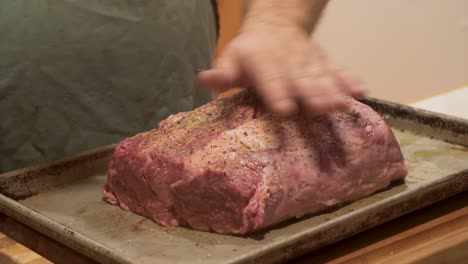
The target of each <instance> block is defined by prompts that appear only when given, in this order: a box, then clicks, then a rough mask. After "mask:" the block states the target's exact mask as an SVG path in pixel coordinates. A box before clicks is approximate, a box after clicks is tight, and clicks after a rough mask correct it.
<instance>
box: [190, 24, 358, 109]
mask: <svg viewBox="0 0 468 264" xmlns="http://www.w3.org/2000/svg"><path fill="white" fill-rule="evenodd" d="M198 77H199V80H200V82H201V83H202V84H203V85H204V86H205V87H207V88H209V89H211V90H213V91H216V92H223V91H226V90H228V89H230V88H233V87H243V88H246V87H250V86H252V87H254V88H255V89H256V91H257V93H258V94H259V95H260V97H261V98H262V99H263V101H264V103H265V104H266V106H267V107H268V108H269V109H270V110H271V111H273V112H274V113H276V114H279V115H282V116H287V115H291V114H293V113H295V112H296V111H298V110H299V109H301V110H303V111H307V112H308V113H312V114H314V113H325V112H330V111H335V110H340V109H343V108H344V107H345V106H346V105H345V98H346V97H348V96H352V97H360V96H362V95H363V94H364V89H363V87H362V85H361V83H360V81H359V80H357V79H356V78H354V77H353V76H352V75H351V74H349V73H348V72H346V71H344V70H341V69H337V68H335V67H334V66H332V65H331V64H330V63H329V61H328V60H327V58H326V56H325V55H324V53H323V51H322V50H321V48H320V47H319V46H318V45H317V44H316V43H315V42H312V41H311V40H310V37H309V35H308V34H307V32H304V31H302V30H301V29H299V28H297V27H294V26H285V25H282V26H276V27H273V26H272V25H256V26H252V27H249V28H246V29H244V30H243V31H242V32H241V33H240V34H239V35H238V36H237V37H236V38H235V39H234V40H233V41H231V43H229V44H228V46H227V47H226V48H225V50H224V51H223V53H222V54H221V56H220V58H219V59H218V60H217V62H216V64H215V67H214V68H213V69H210V70H207V71H202V72H200V73H199V76H198Z"/></svg>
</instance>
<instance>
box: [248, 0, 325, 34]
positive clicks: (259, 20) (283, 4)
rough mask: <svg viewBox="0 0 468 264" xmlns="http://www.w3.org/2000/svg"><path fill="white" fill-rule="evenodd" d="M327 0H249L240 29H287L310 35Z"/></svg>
mask: <svg viewBox="0 0 468 264" xmlns="http://www.w3.org/2000/svg"><path fill="white" fill-rule="evenodd" d="M327 2H328V0H250V5H249V8H248V12H247V14H246V17H245V19H244V24H243V27H242V29H244V30H248V29H250V28H259V27H261V28H265V27H268V28H274V27H280V28H289V29H292V28H294V29H296V30H300V31H302V32H304V33H305V34H307V35H310V34H311V33H312V32H313V30H314V29H315V26H316V24H317V23H318V21H319V19H320V16H321V13H322V11H323V9H324V8H325V6H326V4H327Z"/></svg>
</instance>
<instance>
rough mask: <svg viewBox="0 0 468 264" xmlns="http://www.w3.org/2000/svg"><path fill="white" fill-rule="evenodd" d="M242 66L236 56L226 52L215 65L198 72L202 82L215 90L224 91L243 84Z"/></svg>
mask: <svg viewBox="0 0 468 264" xmlns="http://www.w3.org/2000/svg"><path fill="white" fill-rule="evenodd" d="M241 75H242V74H241V67H240V64H239V63H238V62H237V59H236V57H235V56H232V55H231V54H227V53H224V54H222V55H221V57H220V58H219V59H218V60H216V63H215V67H214V68H213V69H210V70H206V71H202V72H200V73H199V74H198V80H199V81H200V83H201V84H202V85H203V86H204V87H206V88H208V89H209V90H212V91H214V92H224V91H226V90H229V89H230V88H233V87H236V86H238V85H241Z"/></svg>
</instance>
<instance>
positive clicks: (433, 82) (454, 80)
mask: <svg viewBox="0 0 468 264" xmlns="http://www.w3.org/2000/svg"><path fill="white" fill-rule="evenodd" d="M315 36H316V37H317V39H318V40H319V42H320V43H322V45H323V46H324V47H325V49H326V50H327V51H328V52H329V55H330V57H332V59H333V60H334V61H335V62H337V63H339V64H341V65H344V66H346V67H348V68H349V69H351V70H352V71H353V72H354V73H356V74H357V75H358V76H359V77H361V79H363V80H364V82H365V83H366V86H367V88H368V89H369V91H370V95H371V96H375V97H379V98H383V99H387V100H392V101H397V102H411V101H414V100H415V99H420V98H422V97H425V96H430V95H433V94H434V93H437V92H440V91H441V90H447V89H450V88H456V87H458V86H463V85H466V84H468V0H391V1H390V0H332V1H330V4H329V6H328V8H327V10H326V12H325V15H324V17H323V19H322V22H321V25H320V26H319V28H318V30H317V32H316V35H315ZM466 99H467V105H468V98H466ZM467 107H468V106H467Z"/></svg>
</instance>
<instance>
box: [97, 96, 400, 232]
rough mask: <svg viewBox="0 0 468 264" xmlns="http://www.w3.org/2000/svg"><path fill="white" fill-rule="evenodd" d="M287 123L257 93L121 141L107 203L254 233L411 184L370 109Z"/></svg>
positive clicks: (202, 226)
mask: <svg viewBox="0 0 468 264" xmlns="http://www.w3.org/2000/svg"><path fill="white" fill-rule="evenodd" d="M348 104H349V109H348V110H346V111H343V112H339V113H334V114H328V115H319V116H315V117H304V116H301V115H298V116H295V117H293V118H290V119H287V120H285V119H279V118H277V117H275V116H273V115H271V114H269V113H268V112H266V111H264V108H263V107H262V106H261V104H260V103H259V100H258V99H257V98H256V97H255V96H254V95H252V94H250V93H249V92H241V93H239V94H236V95H233V96H230V97H227V98H223V99H220V100H216V101H213V102H211V103H209V104H206V105H204V106H202V107H200V108H197V109H195V110H194V111H192V112H185V113H179V114H176V115H172V116H171V117H169V118H167V119H166V120H164V121H162V122H161V123H160V124H159V127H158V128H157V129H154V130H151V131H148V132H145V133H141V134H138V135H136V136H134V137H132V138H128V139H126V140H124V141H123V142H121V143H120V144H119V145H118V146H117V148H116V150H115V153H114V157H113V160H112V161H111V163H110V167H109V171H108V174H107V175H108V178H107V183H106V185H105V186H104V197H105V199H106V200H107V201H108V202H109V203H112V204H118V205H119V206H120V207H121V208H123V209H125V210H130V211H132V212H135V213H137V214H140V215H143V216H146V217H148V218H151V219H152V220H154V221H155V222H157V223H159V224H161V225H164V226H190V227H192V228H193V229H197V230H205V231H214V232H217V233H230V234H246V233H248V232H252V231H255V230H259V229H264V228H266V227H269V226H271V225H274V224H276V223H279V222H282V221H284V220H287V219H290V218H295V217H301V216H303V215H306V214H311V213H316V212H319V211H321V210H324V209H326V208H329V207H331V206H336V205H339V204H342V203H346V202H350V201H354V200H357V199H359V198H362V197H364V196H367V195H369V194H371V193H373V192H375V191H377V190H380V189H383V188H385V187H387V186H388V185H389V184H390V182H392V181H396V180H400V179H403V178H404V177H405V176H406V174H407V172H406V168H405V165H404V161H403V156H402V154H401V150H400V147H399V145H398V142H397V140H396V139H395V136H394V135H393V133H392V131H391V129H390V128H389V127H388V125H387V124H386V123H385V122H384V121H383V120H382V118H381V117H380V116H379V115H378V114H377V113H376V112H374V111H373V110H372V109H371V108H369V107H368V106H366V105H364V104H361V103H359V102H357V101H355V100H352V99H349V101H348Z"/></svg>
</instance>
